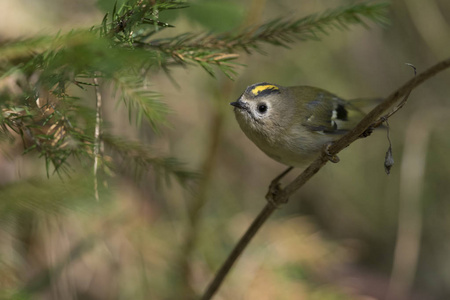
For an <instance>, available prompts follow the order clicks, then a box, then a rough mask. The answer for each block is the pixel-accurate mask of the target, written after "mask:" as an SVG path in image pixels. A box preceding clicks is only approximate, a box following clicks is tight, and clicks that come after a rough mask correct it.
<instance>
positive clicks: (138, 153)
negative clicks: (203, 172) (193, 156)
mask: <svg viewBox="0 0 450 300" xmlns="http://www.w3.org/2000/svg"><path fill="white" fill-rule="evenodd" d="M102 140H103V141H104V143H105V145H106V146H107V147H108V148H109V149H110V150H111V151H113V152H114V153H117V154H119V155H120V157H121V158H122V164H124V165H126V169H127V171H130V170H134V171H135V174H141V173H142V171H143V170H146V171H148V168H149V167H151V168H152V169H153V171H154V172H155V173H156V175H157V178H164V179H165V181H166V183H167V184H169V183H170V177H171V176H173V177H174V178H175V179H176V180H177V181H178V183H179V184H180V185H182V186H183V187H187V186H188V183H189V182H192V181H195V180H196V179H198V178H199V174H197V173H195V172H192V171H189V170H187V169H186V166H185V164H184V163H182V162H180V161H179V160H178V159H176V158H174V157H164V156H157V155H155V151H154V150H153V149H151V148H149V147H148V146H145V145H143V144H141V143H139V142H132V141H127V140H124V139H121V138H118V137H114V136H107V135H105V136H103V137H102ZM118 164H119V163H118ZM116 167H117V166H116Z"/></svg>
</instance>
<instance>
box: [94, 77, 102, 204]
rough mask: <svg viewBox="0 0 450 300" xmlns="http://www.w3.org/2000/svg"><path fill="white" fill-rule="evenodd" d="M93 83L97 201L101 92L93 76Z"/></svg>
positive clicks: (96, 79) (96, 195) (96, 189)
mask: <svg viewBox="0 0 450 300" xmlns="http://www.w3.org/2000/svg"><path fill="white" fill-rule="evenodd" d="M94 84H95V98H96V99H95V100H96V101H95V110H96V112H95V131H94V138H95V141H94V193H95V200H97V201H99V199H100V198H99V195H98V177H97V172H98V161H99V158H100V152H101V145H100V144H101V141H100V133H101V122H102V94H101V92H100V89H99V84H98V78H97V77H96V76H94Z"/></svg>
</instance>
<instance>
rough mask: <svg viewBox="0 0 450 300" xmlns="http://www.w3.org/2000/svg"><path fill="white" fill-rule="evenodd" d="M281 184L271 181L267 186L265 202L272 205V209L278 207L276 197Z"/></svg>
mask: <svg viewBox="0 0 450 300" xmlns="http://www.w3.org/2000/svg"><path fill="white" fill-rule="evenodd" d="M281 190H282V189H281V184H280V183H279V182H275V181H272V183H271V184H270V186H269V191H268V192H267V194H266V200H267V202H269V203H270V204H272V205H273V206H274V207H278V206H279V204H281V203H279V202H278V201H276V200H275V199H276V197H277V195H278V194H279V193H280V192H281Z"/></svg>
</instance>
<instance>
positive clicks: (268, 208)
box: [201, 58, 450, 300]
mask: <svg viewBox="0 0 450 300" xmlns="http://www.w3.org/2000/svg"><path fill="white" fill-rule="evenodd" d="M449 67H450V58H449V59H446V60H444V61H441V62H439V63H437V64H436V65H434V66H432V67H430V68H429V69H427V70H426V71H424V72H422V73H420V74H419V75H417V76H415V77H414V78H413V79H411V80H409V81H407V82H406V83H405V84H404V85H403V86H401V87H400V88H399V89H397V90H396V91H394V92H393V93H392V94H390V95H389V96H388V97H387V98H386V99H385V100H384V101H383V102H382V103H380V104H379V105H378V106H376V107H375V108H374V109H373V110H372V111H370V112H369V113H368V114H367V115H366V116H365V117H364V118H363V119H362V120H361V121H360V122H359V123H358V125H356V127H355V128H353V129H352V130H351V131H349V132H348V133H347V134H346V135H344V136H343V137H342V138H340V139H339V140H337V141H336V142H334V143H333V144H332V145H331V146H329V147H327V151H326V152H325V151H324V152H323V153H321V155H320V156H319V157H318V158H317V159H316V160H314V161H313V162H312V163H311V164H310V165H309V166H308V167H307V168H306V169H305V170H304V171H303V172H302V173H301V174H300V175H299V176H298V177H297V178H295V179H294V180H293V181H292V182H291V183H289V184H288V185H287V186H286V187H285V188H284V189H279V190H278V191H277V193H276V194H273V193H269V194H268V195H269V197H268V198H269V199H268V200H269V201H268V203H267V204H266V205H265V206H264V208H263V209H262V210H261V212H260V213H259V215H258V216H257V217H256V219H255V220H254V221H253V223H252V224H251V225H250V227H249V228H248V229H247V231H246V232H245V233H244V235H243V236H242V237H241V239H240V240H239V242H238V243H237V244H236V246H235V247H234V249H233V251H232V252H231V253H230V255H229V256H228V258H227V259H226V260H225V262H224V263H223V265H222V267H221V268H220V269H219V271H218V272H217V274H216V276H215V277H214V279H213V281H211V283H210V284H209V286H208V288H207V290H206V291H205V293H204V294H203V296H202V298H201V299H202V300H209V299H211V298H212V296H214V294H215V293H216V292H217V290H218V289H219V287H220V285H221V284H222V282H223V280H224V279H225V277H226V275H227V274H228V272H229V271H230V269H231V267H232V266H233V265H234V263H235V262H236V260H237V259H238V258H239V256H240V255H241V253H242V252H243V251H244V249H245V248H246V247H247V245H248V244H249V243H250V241H251V239H252V238H253V237H254V236H255V235H256V233H257V232H258V230H259V229H260V228H261V227H262V225H263V224H264V223H265V222H266V221H267V219H269V217H270V216H271V215H272V213H273V212H274V211H275V209H276V208H277V206H278V205H280V204H283V203H286V202H287V201H288V199H289V196H291V195H292V194H293V193H294V192H296V191H297V190H298V189H300V188H301V187H302V186H303V185H304V184H305V183H306V182H308V180H309V179H311V177H313V176H314V174H316V173H317V172H318V171H319V170H320V169H321V168H322V167H323V166H324V165H325V164H326V163H327V162H328V160H329V157H330V155H331V156H335V155H336V154H338V153H339V152H340V151H341V150H343V149H344V148H346V147H347V146H349V145H350V144H351V143H353V142H354V141H356V140H357V139H359V138H360V137H361V136H362V135H363V133H364V132H366V131H367V130H368V129H370V128H372V127H373V126H374V125H376V124H377V122H379V120H380V117H381V119H383V120H386V119H387V118H386V116H382V114H383V113H384V112H386V111H387V110H388V109H389V108H391V107H392V106H393V105H394V104H395V103H397V101H399V100H400V99H401V98H402V97H405V96H407V95H408V94H409V93H410V92H411V91H412V90H413V89H414V88H416V87H417V86H419V85H420V84H421V83H423V82H424V81H426V80H428V79H430V78H431V77H433V76H434V75H436V74H437V73H439V72H441V71H443V70H445V69H447V68H449ZM400 108H401V107H400ZM394 110H398V109H397V108H396V109H394ZM391 115H392V114H388V115H387V116H388V117H389V116H391Z"/></svg>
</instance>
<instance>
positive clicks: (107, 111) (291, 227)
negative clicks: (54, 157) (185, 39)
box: [0, 0, 450, 300]
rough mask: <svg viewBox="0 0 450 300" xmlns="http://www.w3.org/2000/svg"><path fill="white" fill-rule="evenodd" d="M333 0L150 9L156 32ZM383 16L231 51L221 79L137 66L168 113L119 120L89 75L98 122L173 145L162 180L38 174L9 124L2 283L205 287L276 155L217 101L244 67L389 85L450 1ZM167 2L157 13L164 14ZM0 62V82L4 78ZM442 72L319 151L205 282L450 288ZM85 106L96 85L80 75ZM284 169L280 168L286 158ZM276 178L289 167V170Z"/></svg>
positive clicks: (2, 181) (212, 26)
mask: <svg viewBox="0 0 450 300" xmlns="http://www.w3.org/2000/svg"><path fill="white" fill-rule="evenodd" d="M349 3H351V2H350V1H345V0H339V1H336V0H333V1H331V0H315V1H307V0H279V1H264V0H244V1H242V0H239V1H238V0H228V1H225V0H198V1H191V2H189V4H190V7H189V8H185V9H182V10H178V11H174V12H171V11H169V12H168V13H167V14H166V15H163V14H162V15H161V16H160V18H161V21H164V22H169V23H170V24H173V25H175V27H174V28H168V29H165V30H164V31H162V32H161V36H162V37H164V36H173V35H176V34H180V33H184V32H215V33H217V32H222V31H230V30H233V29H236V28H239V27H244V26H248V25H252V24H261V23H263V22H265V21H268V20H270V19H273V18H276V17H283V18H293V19H295V18H300V17H304V16H307V15H309V14H313V13H317V12H323V11H325V10H326V9H330V8H336V7H338V6H339V5H344V4H349ZM389 3H390V4H391V5H390V7H389V15H388V17H389V19H390V25H389V26H387V27H384V28H383V27H381V26H378V25H374V24H373V23H371V22H370V21H368V22H367V24H369V26H370V28H369V29H367V28H364V27H362V26H351V27H350V28H349V29H350V30H348V31H340V30H333V31H331V34H329V35H328V36H325V37H323V39H322V40H321V41H305V42H302V41H299V42H295V43H292V44H289V46H290V48H283V47H275V46H273V45H267V44H266V45H263V46H262V50H264V52H265V55H261V54H260V53H258V52H255V53H252V54H251V55H248V54H245V52H241V53H240V54H241V55H240V57H239V58H238V60H237V62H238V63H240V64H244V65H245V66H238V67H237V69H236V71H237V75H235V76H234V79H235V80H234V81H232V80H230V79H229V78H228V77H226V76H225V75H223V74H221V73H220V72H217V73H216V78H213V77H212V76H210V75H209V74H208V73H207V72H205V70H203V69H202V68H201V67H198V66H188V67H187V68H181V67H176V68H173V69H171V73H170V76H168V75H167V74H166V73H165V72H163V71H160V72H155V73H152V74H151V75H150V80H149V84H150V88H151V90H152V91H156V92H158V93H160V94H161V95H162V101H164V102H166V103H167V104H168V107H169V108H170V110H171V112H170V113H169V115H168V122H167V123H168V125H167V126H163V127H160V129H159V132H158V133H155V131H154V130H152V128H151V126H149V125H145V124H143V125H142V126H135V125H134V124H133V123H132V124H130V122H129V119H128V111H127V109H126V108H125V107H124V106H121V105H117V101H116V100H115V99H114V96H113V95H112V92H111V88H110V87H108V86H102V87H101V89H100V92H101V93H102V96H103V118H104V122H105V126H106V127H107V128H108V130H109V131H110V132H112V133H114V134H115V135H118V136H123V137H126V138H127V139H128V140H134V141H136V140H139V141H143V142H145V143H147V144H148V145H150V146H151V148H152V149H155V151H156V153H160V154H161V155H165V156H171V157H176V158H177V159H178V160H180V161H182V162H185V163H186V164H185V165H184V166H183V167H184V168H185V169H186V170H190V171H192V172H196V173H199V174H200V175H201V177H200V178H199V179H197V180H196V181H195V183H189V184H187V185H184V186H183V185H182V184H179V183H177V181H176V180H171V181H170V182H169V183H168V184H166V183H165V182H164V180H162V178H160V177H161V176H158V175H157V173H156V175H155V172H153V170H150V171H149V172H142V174H141V175H140V176H138V177H136V176H135V175H134V174H133V172H127V168H128V166H127V165H126V164H125V165H123V167H122V168H121V169H119V170H115V171H114V173H113V175H112V176H107V177H104V178H102V180H101V182H100V183H99V189H100V200H99V201H96V199H95V195H94V187H93V182H94V178H93V176H92V164H91V163H80V162H78V161H77V160H73V161H71V165H72V168H73V170H72V171H69V174H68V175H66V174H64V173H63V174H61V176H58V175H56V174H51V173H50V176H49V178H47V174H46V172H47V171H46V164H45V160H44V159H43V158H39V157H38V155H36V154H33V153H29V154H26V155H23V151H24V149H23V145H22V142H21V140H20V138H17V139H16V140H15V141H14V142H7V141H3V143H2V146H1V147H2V148H1V149H2V155H1V156H0V215H1V217H0V290H1V292H0V298H1V299H98V300H100V299H102V300H103V299H189V298H195V295H201V293H202V291H204V289H205V288H206V286H207V284H208V283H209V281H210V280H211V278H212V277H213V275H214V272H215V271H216V270H217V269H218V268H219V267H220V265H221V263H222V262H223V261H224V259H225V258H226V256H227V255H228V254H229V252H230V251H231V249H232V247H233V246H234V244H235V243H236V242H237V240H238V239H239V238H240V236H241V235H242V234H243V232H244V231H245V229H246V228H247V227H248V225H249V224H250V223H251V221H252V220H253V218H254V217H255V216H256V214H257V213H258V212H259V211H260V209H261V208H262V207H263V206H264V205H265V199H264V195H265V194H266V191H267V186H268V184H269V182H270V181H271V179H273V178H274V177H275V176H276V175H277V174H278V173H279V172H281V171H282V170H283V169H284V166H282V165H280V164H278V163H276V162H274V161H272V160H271V159H270V158H268V157H266V156H265V155H264V154H263V153H262V152H261V151H260V150H259V149H257V148H256V146H255V145H253V144H252V143H251V142H250V141H249V140H248V139H247V138H246V137H245V135H244V134H243V133H242V132H241V130H240V128H239V126H238V124H237V122H236V121H235V119H234V114H233V111H232V107H231V106H229V102H231V101H234V100H235V99H236V98H237V97H238V96H239V95H240V94H241V93H242V92H243V90H244V89H245V88H246V87H247V86H248V85H250V84H252V83H255V82H261V81H267V82H273V83H278V84H281V85H285V86H290V85H312V86H317V87H321V88H324V89H327V90H329V91H332V92H334V93H336V94H337V95H339V96H341V97H343V98H346V99H352V98H359V97H385V96H387V95H389V94H390V93H391V92H392V91H394V90H395V89H396V88H398V87H399V86H400V85H402V84H403V83H404V82H405V81H406V80H409V79H410V78H411V77H412V76H413V72H412V70H411V68H409V67H407V66H406V65H405V63H412V64H414V65H415V66H416V67H417V69H418V72H421V71H423V70H425V69H426V68H427V67H429V66H431V65H433V64H435V63H437V62H438V61H440V60H443V59H446V58H448V57H449V56H450V55H449V54H450V50H449V49H450V2H449V1H448V0H392V1H390V2H389ZM113 6H114V1H108V0H100V1H97V2H95V1H87V0H80V1H69V0H58V1H56V0H45V1H43V0H34V1H29V0H28V1H27V0H17V1H7V0H2V1H0V20H1V22H0V23H1V26H0V40H11V39H17V38H22V37H33V36H38V35H43V34H44V35H56V34H57V33H58V32H62V33H65V32H68V31H69V30H71V29H73V28H90V27H91V26H94V25H99V24H100V23H101V20H102V18H103V16H104V15H105V13H106V12H108V11H111V10H112V7H113ZM164 18H166V19H164ZM4 79H5V78H4V77H2V79H0V88H2V89H3V88H5V86H7V85H8V83H5V80H4ZM449 82H450V73H449V72H448V71H446V72H443V73H442V74H439V75H438V76H436V77H435V78H432V79H431V80H429V81H427V82H425V84H423V85H422V86H420V87H419V88H417V89H416V90H414V91H413V92H412V94H411V96H410V100H409V102H408V104H407V105H406V106H405V107H404V108H403V109H402V110H401V111H400V112H399V113H397V114H396V115H395V116H394V117H393V118H391V119H390V121H389V123H390V126H391V131H390V134H391V136H390V137H391V140H392V143H393V153H394V158H395V161H396V164H395V166H394V167H393V169H392V172H391V174H390V175H386V174H385V172H384V167H383V161H384V156H385V152H386V150H387V147H388V141H387V139H386V134H385V132H384V131H382V130H379V131H377V132H376V133H374V134H373V135H372V136H371V137H370V138H368V139H365V140H360V141H357V142H356V143H354V144H352V145H351V146H350V147H349V148H348V149H346V150H344V151H343V152H342V153H341V154H340V158H341V162H340V163H339V164H336V165H335V164H328V165H327V166H326V167H325V168H324V169H322V170H321V172H319V173H318V174H317V175H316V176H315V177H314V178H313V179H312V180H311V181H310V182H309V183H308V184H307V185H306V186H305V187H304V188H303V189H302V190H301V191H299V192H297V193H296V194H295V196H294V197H292V198H291V199H290V202H289V203H288V204H287V205H285V206H283V207H281V208H280V209H279V210H278V211H277V212H276V214H275V215H274V216H272V218H271V219H270V220H269V222H267V223H266V224H265V225H264V227H263V228H262V230H261V231H260V232H259V233H258V235H257V236H256V238H255V240H254V241H252V243H251V244H250V246H249V247H248V248H247V249H246V251H245V252H244V254H243V256H242V257H241V258H240V260H239V261H238V263H237V264H236V266H235V267H234V268H233V270H232V271H231V273H230V274H229V276H228V277H227V279H226V281H225V282H224V284H223V286H222V287H221V289H220V290H219V292H218V294H217V296H216V298H215V299H258V300H261V299H313V300H315V299H317V300H328V299H330V300H331V299H333V300H335V299H336V300H337V299H366V300H367V299H391V300H393V299H401V297H402V296H401V295H403V297H404V299H450V239H449V236H450V201H449V200H450V196H449V195H450V184H448V183H449V181H450V159H449V155H448V150H449V149H450V135H449V134H448V130H449V129H450V118H448V116H449V115H450V101H449V100H450V99H449V95H450V85H449V84H448V83H449ZM77 93H79V97H82V98H85V99H87V100H83V101H87V102H86V103H89V101H91V102H90V106H91V107H95V95H94V90H93V89H87V90H86V91H85V92H84V91H82V90H79V91H77ZM299 172H300V170H295V172H293V174H291V175H290V177H289V178H290V179H292V178H293V176H295V175H296V174H298V173H299ZM158 179H159V180H158ZM286 180H288V179H286Z"/></svg>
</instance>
